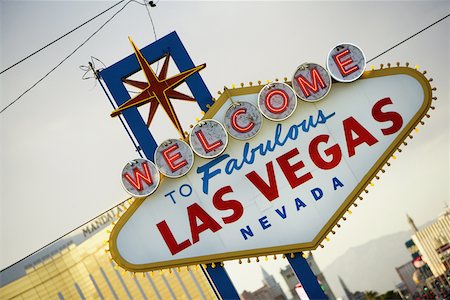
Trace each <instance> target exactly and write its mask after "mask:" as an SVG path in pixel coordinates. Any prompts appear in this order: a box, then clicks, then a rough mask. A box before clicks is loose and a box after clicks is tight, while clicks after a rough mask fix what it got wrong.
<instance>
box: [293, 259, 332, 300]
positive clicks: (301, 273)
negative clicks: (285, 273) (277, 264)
mask: <svg viewBox="0 0 450 300" xmlns="http://www.w3.org/2000/svg"><path fill="white" fill-rule="evenodd" d="M294 255H295V257H293V258H291V256H290V254H286V257H287V258H288V261H289V263H290V264H291V267H292V270H294V273H295V275H296V276H297V279H298V281H300V283H301V284H302V286H303V288H304V289H305V292H306V294H307V295H308V297H309V298H310V299H328V297H327V296H326V295H325V293H324V292H323V290H322V288H321V287H320V284H319V282H318V281H317V278H316V275H314V273H313V272H312V270H311V268H310V267H309V265H308V262H307V261H306V259H304V258H303V256H302V253H301V252H297V253H294Z"/></svg>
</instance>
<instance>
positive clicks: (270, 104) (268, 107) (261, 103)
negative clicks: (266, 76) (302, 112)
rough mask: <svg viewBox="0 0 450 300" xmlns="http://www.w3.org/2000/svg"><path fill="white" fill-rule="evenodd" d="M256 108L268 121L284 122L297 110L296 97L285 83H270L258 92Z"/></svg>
mask: <svg viewBox="0 0 450 300" xmlns="http://www.w3.org/2000/svg"><path fill="white" fill-rule="evenodd" d="M258 107H259V110H260V111H261V113H262V114H263V115H264V116H265V117H266V118H267V119H269V120H272V121H282V120H286V119H287V118H289V117H290V116H291V115H292V114H293V113H294V111H295V109H296V108H297V97H296V96H295V92H294V91H293V90H292V88H291V87H290V86H289V85H287V84H286V83H282V82H271V83H268V84H266V85H265V86H264V87H263V88H262V89H261V91H260V92H259V95H258Z"/></svg>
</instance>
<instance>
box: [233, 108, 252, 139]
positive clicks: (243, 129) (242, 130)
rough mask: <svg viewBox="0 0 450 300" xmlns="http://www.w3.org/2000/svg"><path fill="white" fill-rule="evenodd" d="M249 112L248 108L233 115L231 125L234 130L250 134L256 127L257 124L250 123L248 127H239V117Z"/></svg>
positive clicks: (241, 109)
mask: <svg viewBox="0 0 450 300" xmlns="http://www.w3.org/2000/svg"><path fill="white" fill-rule="evenodd" d="M246 112H247V109H246V108H240V109H238V110H236V111H235V112H234V113H233V114H232V115H231V125H232V126H233V128H234V130H236V131H238V132H242V133H245V132H249V131H250V130H252V129H253V127H255V123H253V122H251V121H249V122H248V125H247V126H245V127H242V126H239V124H238V123H237V120H236V119H237V117H238V116H239V115H242V114H245V113H246Z"/></svg>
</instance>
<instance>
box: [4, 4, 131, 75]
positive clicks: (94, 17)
mask: <svg viewBox="0 0 450 300" xmlns="http://www.w3.org/2000/svg"><path fill="white" fill-rule="evenodd" d="M124 1H125V0H121V1H119V2H117V3H116V4H114V5H113V6H111V7H109V8H107V9H106V10H104V11H102V12H101V13H99V14H97V15H95V16H93V17H92V18H90V19H89V20H87V21H86V22H84V23H82V24H80V25H78V26H77V27H75V28H74V29H72V30H70V31H69V32H67V33H65V34H63V35H62V36H60V37H59V38H57V39H56V40H54V41H52V42H50V43H48V44H47V45H45V46H43V47H42V48H40V49H38V50H36V51H34V52H33V53H31V54H29V55H28V56H26V57H24V58H22V59H21V60H19V61H18V62H16V63H14V64H12V65H11V66H9V67H8V68H6V69H4V70H3V71H1V72H0V74H3V73H5V72H6V71H8V70H9V69H12V68H14V67H15V66H17V65H18V64H20V63H22V62H24V61H25V60H27V59H29V58H30V57H32V56H33V55H35V54H37V53H39V52H41V51H42V50H44V49H45V48H47V47H49V46H51V45H53V44H54V43H56V42H57V41H59V40H61V39H62V38H65V37H66V36H68V35H69V34H71V33H72V32H74V31H76V30H78V29H80V28H81V27H83V26H84V25H86V24H87V23H89V22H91V21H93V20H95V19H96V18H98V17H100V16H101V15H103V14H104V13H106V12H108V11H110V10H111V9H113V8H114V7H116V6H117V5H119V4H120V3H122V2H124Z"/></svg>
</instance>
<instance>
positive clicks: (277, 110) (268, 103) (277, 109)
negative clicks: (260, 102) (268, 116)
mask: <svg viewBox="0 0 450 300" xmlns="http://www.w3.org/2000/svg"><path fill="white" fill-rule="evenodd" d="M275 95H279V96H281V97H282V98H283V103H282V104H281V106H280V107H275V106H273V104H272V101H271V100H272V97H273V96H275ZM265 103H266V108H267V110H268V111H270V112H271V113H273V114H279V113H282V112H283V111H285V110H286V108H287V107H288V103H289V96H288V94H287V93H286V92H285V91H283V90H273V91H271V92H269V93H268V94H267V96H266V101H265Z"/></svg>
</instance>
